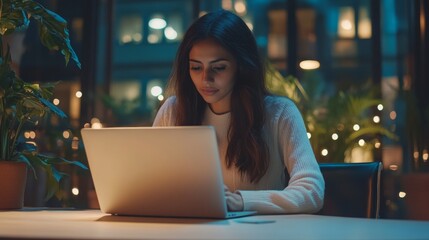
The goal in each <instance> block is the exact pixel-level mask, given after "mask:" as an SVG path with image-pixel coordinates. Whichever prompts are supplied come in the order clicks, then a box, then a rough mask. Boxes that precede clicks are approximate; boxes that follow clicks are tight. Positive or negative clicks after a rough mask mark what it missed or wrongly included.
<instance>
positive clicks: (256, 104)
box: [169, 10, 269, 182]
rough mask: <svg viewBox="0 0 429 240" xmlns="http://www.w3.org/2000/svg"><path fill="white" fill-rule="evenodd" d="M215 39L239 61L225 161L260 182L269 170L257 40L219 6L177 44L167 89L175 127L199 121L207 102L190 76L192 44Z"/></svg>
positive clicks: (238, 19)
mask: <svg viewBox="0 0 429 240" xmlns="http://www.w3.org/2000/svg"><path fill="white" fill-rule="evenodd" d="M205 39H213V40H215V41H216V42H217V43H218V44H220V45H221V46H222V47H223V48H224V49H226V50H227V51H229V52H230V53H231V54H232V55H233V56H234V57H235V59H236V61H237V66H238V67H237V74H236V79H235V85H234V89H233V92H232V95H231V124H230V127H229V129H228V141H229V145H228V149H227V152H226V163H227V166H228V167H231V166H232V165H233V164H234V165H235V166H236V167H237V168H238V169H239V172H240V173H241V174H242V175H246V176H247V177H248V178H249V180H250V181H251V182H258V181H259V180H260V179H261V178H262V176H264V174H265V173H266V171H267V169H268V162H269V153H268V147H267V145H266V143H265V141H264V140H263V137H262V127H263V124H264V120H265V109H264V97H265V96H266V95H267V94H268V92H267V90H266V88H265V81H264V80H265V69H264V66H263V63H262V62H261V58H260V56H259V53H258V48H257V45H256V41H255V38H254V36H253V34H252V32H251V31H250V29H249V28H248V27H247V25H246V23H245V22H244V21H243V20H242V19H241V18H240V17H238V16H237V15H235V14H233V13H231V12H228V11H225V10H219V11H215V12H211V13H208V14H206V15H204V16H202V17H201V18H199V19H198V20H196V21H195V22H194V23H193V24H192V25H191V27H190V28H189V29H188V31H187V32H186V34H185V36H184V38H183V40H182V43H181V44H180V46H179V49H178V52H177V56H176V61H175V66H174V69H173V73H172V77H171V81H170V86H169V88H170V90H172V94H174V95H176V103H177V116H176V125H200V124H201V122H202V118H203V115H204V111H205V108H206V106H207V104H206V102H205V101H204V100H203V98H202V97H201V96H200V94H199V93H198V91H197V89H196V88H195V86H194V84H193V82H192V79H191V77H190V75H189V52H190V51H191V49H192V47H193V46H194V44H195V43H197V42H198V41H201V40H205Z"/></svg>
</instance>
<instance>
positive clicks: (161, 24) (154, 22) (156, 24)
mask: <svg viewBox="0 0 429 240" xmlns="http://www.w3.org/2000/svg"><path fill="white" fill-rule="evenodd" d="M165 26H167V22H166V21H165V20H164V19H163V18H162V17H154V18H152V19H151V20H149V27H150V28H152V29H163V28H165Z"/></svg>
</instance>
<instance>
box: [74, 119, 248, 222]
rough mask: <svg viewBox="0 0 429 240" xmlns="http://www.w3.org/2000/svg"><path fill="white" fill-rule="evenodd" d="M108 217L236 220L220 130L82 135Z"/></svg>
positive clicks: (106, 131)
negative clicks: (228, 201)
mask: <svg viewBox="0 0 429 240" xmlns="http://www.w3.org/2000/svg"><path fill="white" fill-rule="evenodd" d="M81 134H82V138H83V143H84V146H85V151H86V155H87V158H88V163H89V168H90V170H91V174H92V178H93V182H94V187H95V191H96V194H97V197H98V201H99V204H100V209H101V211H102V212H105V213H109V214H113V215H132V216H152V217H154V216H155V217H197V218H233V217H242V216H248V215H252V214H255V213H256V212H253V211H252V212H250V211H249V212H248V211H245V212H228V211H227V206H226V201H225V194H224V185H223V179H222V172H221V165H220V159H219V152H218V147H217V142H216V135H215V129H214V127H212V126H189V127H116V128H100V129H92V128H83V129H82V130H81Z"/></svg>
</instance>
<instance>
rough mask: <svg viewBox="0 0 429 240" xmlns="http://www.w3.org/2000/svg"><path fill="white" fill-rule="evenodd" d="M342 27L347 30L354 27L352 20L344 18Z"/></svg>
mask: <svg viewBox="0 0 429 240" xmlns="http://www.w3.org/2000/svg"><path fill="white" fill-rule="evenodd" d="M341 27H342V28H343V29H345V30H351V29H352V23H351V21H350V20H348V19H346V20H342V21H341Z"/></svg>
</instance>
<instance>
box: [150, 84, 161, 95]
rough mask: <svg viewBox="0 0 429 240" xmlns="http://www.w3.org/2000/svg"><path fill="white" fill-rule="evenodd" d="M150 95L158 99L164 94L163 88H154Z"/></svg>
mask: <svg viewBox="0 0 429 240" xmlns="http://www.w3.org/2000/svg"><path fill="white" fill-rule="evenodd" d="M150 94H152V96H154V97H157V96H159V95H160V94H162V88H161V87H160V86H153V87H152V88H151V89H150Z"/></svg>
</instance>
